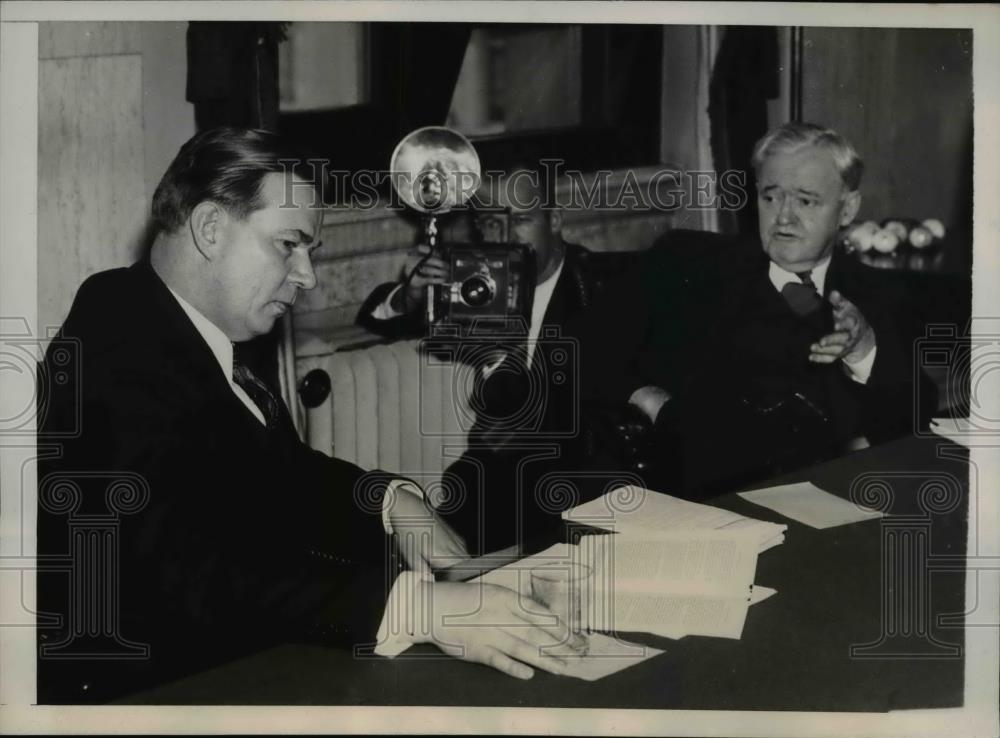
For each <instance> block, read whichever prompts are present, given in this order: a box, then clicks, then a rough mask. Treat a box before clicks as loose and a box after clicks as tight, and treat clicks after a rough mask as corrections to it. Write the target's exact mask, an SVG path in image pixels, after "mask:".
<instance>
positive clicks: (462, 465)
mask: <svg viewBox="0 0 1000 738" xmlns="http://www.w3.org/2000/svg"><path fill="white" fill-rule="evenodd" d="M474 206H475V209H474V212H473V216H474V222H475V228H476V230H477V232H478V234H479V236H480V237H481V238H482V240H483V241H484V242H487V243H516V244H527V245H530V246H531V248H532V251H533V252H534V255H535V272H536V278H535V287H534V299H533V305H532V311H531V317H530V321H529V323H528V324H527V325H524V326H522V330H521V331H520V332H519V334H518V335H515V336H514V337H511V336H505V337H503V338H497V339H496V340H495V341H491V340H490V338H491V337H490V336H478V337H477V338H476V339H475V341H474V343H471V344H470V345H469V346H468V347H467V348H468V350H467V351H464V352H463V351H459V352H458V354H457V355H458V356H460V357H464V360H467V361H468V362H469V363H470V364H472V365H473V367H474V370H475V372H476V378H475V380H474V389H473V392H472V397H471V401H472V405H473V408H474V409H475V411H476V420H475V423H474V425H473V427H472V428H471V429H470V432H469V449H468V451H467V452H466V453H465V454H464V455H463V456H462V457H461V458H460V459H458V460H456V462H455V463H453V464H451V465H450V466H449V468H448V469H447V471H446V473H445V477H444V484H445V488H451V489H453V490H462V491H461V492H458V493H457V494H459V495H460V496H461V497H462V498H463V501H462V504H460V505H458V506H457V508H456V509H455V510H454V511H452V512H450V513H449V514H448V516H447V517H448V520H449V522H451V523H452V524H453V525H454V526H455V528H456V530H458V531H459V532H460V533H461V534H462V535H463V536H464V537H465V539H466V541H467V542H468V544H469V547H470V550H473V551H479V552H484V553H485V552H488V551H493V550H497V549H500V548H503V547H506V546H510V545H512V544H514V543H517V542H518V541H522V540H524V538H525V537H527V538H531V537H536V536H538V535H541V534H542V532H543V531H545V530H546V528H547V527H548V526H550V525H551V524H554V523H555V522H556V521H558V512H559V511H558V510H557V509H556V508H555V507H554V506H553V505H552V504H551V503H550V502H547V501H546V499H545V498H546V495H545V493H544V491H543V490H539V489H537V488H536V483H537V481H538V480H539V479H540V478H541V477H542V476H543V475H544V474H545V472H546V471H549V470H551V469H552V468H555V467H558V466H560V465H562V464H564V463H565V458H566V456H567V455H569V454H571V453H572V450H571V449H573V448H574V447H575V446H576V445H577V444H578V443H579V442H580V427H579V410H578V407H577V406H578V402H579V395H578V392H579V385H578V383H577V382H576V381H575V380H576V372H577V366H576V365H575V352H574V351H573V350H572V347H571V346H570V345H569V344H568V343H567V341H566V340H565V338H564V337H563V334H562V328H563V326H564V325H565V324H566V323H567V322H568V321H569V320H571V319H572V318H573V316H575V315H577V314H579V313H580V312H581V311H582V310H583V309H584V307H586V306H587V305H588V304H589V303H590V301H591V299H592V296H593V294H594V292H595V290H596V287H597V285H596V279H595V277H594V275H593V272H592V270H591V268H590V265H589V259H588V256H589V254H590V252H589V251H588V250H587V249H585V248H584V247H582V246H578V245H575V244H571V243H567V242H566V241H564V240H563V237H562V225H563V211H562V210H561V209H560V208H559V207H557V203H556V197H555V181H554V178H553V177H552V176H551V174H550V173H549V172H547V171H544V170H543V171H539V170H537V169H527V168H518V169H513V170H511V171H508V172H505V173H503V174H502V175H500V176H497V175H496V174H495V173H492V172H491V173H487V175H486V176H485V177H484V181H483V184H482V186H481V187H480V189H479V191H478V192H477V193H476V197H475V199H474ZM411 273H412V276H411ZM403 275H404V276H403V278H402V279H401V280H400V281H399V282H388V283H385V284H382V285H379V286H378V287H376V288H375V290H374V291H373V292H372V293H371V295H369V297H368V299H367V300H366V301H365V303H364V305H362V307H361V309H360V311H359V313H358V319H357V322H358V324H359V325H362V326H364V327H366V328H368V329H369V330H371V331H373V332H375V333H378V334H380V335H383V336H386V337H390V338H403V337H409V338H412V337H418V336H423V335H426V334H427V331H428V329H427V327H426V325H425V323H424V319H423V317H422V316H423V308H424V304H425V296H426V292H427V286H428V285H431V284H442V283H444V282H445V281H446V280H447V279H448V277H449V273H448V265H447V264H446V263H445V261H444V260H443V259H442V258H440V256H438V255H437V254H432V253H430V250H429V248H428V247H427V246H425V245H420V246H417V247H416V248H415V249H413V251H412V252H411V253H410V254H409V255H408V257H407V260H406V263H405V266H404V269H403Z"/></svg>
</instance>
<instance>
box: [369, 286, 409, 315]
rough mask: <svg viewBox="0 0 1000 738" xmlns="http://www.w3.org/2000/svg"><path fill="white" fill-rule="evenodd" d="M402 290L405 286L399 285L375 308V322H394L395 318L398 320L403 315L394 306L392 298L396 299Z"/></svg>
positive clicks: (373, 313)
mask: <svg viewBox="0 0 1000 738" xmlns="http://www.w3.org/2000/svg"><path fill="white" fill-rule="evenodd" d="M401 289H403V285H401V284H397V285H396V287H395V289H393V291H392V292H390V293H389V294H388V296H387V297H386V298H385V299H384V300H382V302H380V303H379V304H378V305H376V306H375V309H374V310H372V317H373V318H375V320H392V319H393V318H398V317H399V316H400V315H402V313H401V312H399V311H398V310H396V309H395V308H394V307H393V306H392V298H393V297H395V296H396V293H397V292H399V291H400V290H401Z"/></svg>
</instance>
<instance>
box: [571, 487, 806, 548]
mask: <svg viewBox="0 0 1000 738" xmlns="http://www.w3.org/2000/svg"><path fill="white" fill-rule="evenodd" d="M562 517H563V519H564V520H570V521H574V522H578V523H585V524H587V525H592V526H594V527H596V528H604V529H606V530H614V531H616V532H618V533H637V534H638V533H641V534H644V535H645V534H659V533H661V532H662V531H664V530H675V529H678V528H682V529H691V528H697V529H715V528H740V527H743V528H752V529H754V530H756V531H758V536H759V539H758V540H759V541H760V545H761V548H760V549H759V550H760V551H765V550H767V549H768V548H771V547H773V546H776V545H778V544H779V543H781V542H782V541H783V540H784V538H783V537H781V538H779V537H778V536H779V534H781V533H783V532H784V531H785V530H786V529H787V527H788V526H786V525H779V524H777V523H770V522H767V521H764V520H754V519H752V518H747V517H744V516H743V515H740V514H738V513H734V512H730V511H729V510H723V509H721V508H718V507H712V506H711V505H703V504H701V503H698V502H691V501H689V500H682V499H680V498H678V497H673V496H671V495H666V494H663V493H661V492H654V491H653V490H649V489H643V488H641V487H635V486H626V487H619V488H617V489H614V490H611V491H610V492H608V493H607V494H605V495H604V496H603V497H599V498H597V499H596V500H591V501H590V502H586V503H584V504H582V505H578V506H576V507H575V508H573V509H572V510H566V511H564V512H563V514H562Z"/></svg>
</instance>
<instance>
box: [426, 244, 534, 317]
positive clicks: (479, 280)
mask: <svg viewBox="0 0 1000 738" xmlns="http://www.w3.org/2000/svg"><path fill="white" fill-rule="evenodd" d="M440 252H441V253H442V256H443V257H444V260H445V262H446V263H447V264H448V265H449V279H448V281H447V282H446V283H445V284H443V285H431V287H430V288H429V294H428V299H427V322H428V323H429V324H431V325H433V324H435V323H439V322H447V323H455V324H458V325H460V326H464V327H466V328H469V329H470V331H471V328H472V327H473V326H475V332H477V333H484V332H492V331H497V332H501V333H502V332H504V327H505V326H507V325H509V324H510V323H511V322H512V319H514V320H515V321H517V319H521V320H523V322H524V323H525V324H530V322H531V306H532V302H533V300H534V294H535V254H534V251H533V250H532V249H531V247H530V246H527V245H525V244H482V245H475V244H453V245H450V246H447V247H444V248H442V249H440ZM470 331H464V332H470Z"/></svg>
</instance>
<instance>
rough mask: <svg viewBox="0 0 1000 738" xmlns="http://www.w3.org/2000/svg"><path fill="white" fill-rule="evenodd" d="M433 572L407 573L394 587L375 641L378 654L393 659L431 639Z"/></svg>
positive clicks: (403, 574)
mask: <svg viewBox="0 0 1000 738" xmlns="http://www.w3.org/2000/svg"><path fill="white" fill-rule="evenodd" d="M433 582H434V577H433V575H432V574H431V573H430V572H415V571H404V572H403V573H402V574H400V575H399V576H398V577H396V581H395V582H394V583H393V585H392V589H391V590H390V591H389V597H388V599H387V600H386V603H385V611H384V612H383V614H382V622H381V624H380V625H379V627H378V635H377V636H376V638H375V641H376V646H375V655H376V656H385V657H387V658H390V659H391V658H393V657H394V656H398V655H399V654H401V653H403V651H405V650H406V649H408V648H409V647H410V646H412V645H413V644H415V643H420V642H423V641H428V640H430V639H431V632H430V619H429V617H428V616H429V615H430V613H431V601H430V600H431V591H432V589H433V586H432V585H433Z"/></svg>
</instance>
